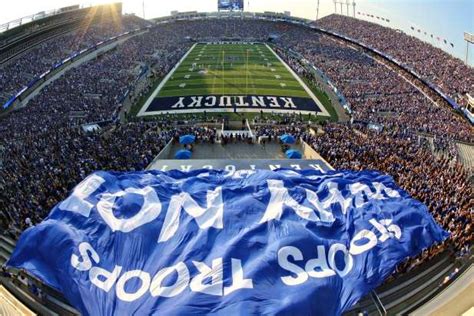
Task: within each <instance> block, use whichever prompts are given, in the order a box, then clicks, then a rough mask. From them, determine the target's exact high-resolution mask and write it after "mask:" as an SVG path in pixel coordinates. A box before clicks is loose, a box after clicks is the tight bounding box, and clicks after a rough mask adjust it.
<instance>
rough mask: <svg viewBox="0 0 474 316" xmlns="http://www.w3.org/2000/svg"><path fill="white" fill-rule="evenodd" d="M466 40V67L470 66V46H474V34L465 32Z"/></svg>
mask: <svg viewBox="0 0 474 316" xmlns="http://www.w3.org/2000/svg"><path fill="white" fill-rule="evenodd" d="M464 40H465V41H466V65H469V44H474V34H471V33H468V32H464Z"/></svg>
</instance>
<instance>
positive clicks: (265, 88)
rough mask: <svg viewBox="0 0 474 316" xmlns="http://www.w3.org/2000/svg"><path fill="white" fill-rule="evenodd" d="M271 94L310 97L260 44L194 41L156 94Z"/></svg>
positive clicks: (163, 95)
mask: <svg viewBox="0 0 474 316" xmlns="http://www.w3.org/2000/svg"><path fill="white" fill-rule="evenodd" d="M194 95H271V96H284V97H302V98H310V97H309V95H308V93H307V92H306V91H305V90H304V88H303V87H302V86H301V84H300V83H299V82H298V81H297V80H296V79H295V77H294V76H293V75H292V74H291V73H290V72H289V71H288V69H287V68H286V67H285V66H284V65H283V64H282V63H281V62H280V61H279V60H278V58H277V57H276V56H275V54H274V53H273V52H272V51H271V50H270V49H269V48H268V47H267V46H266V45H263V44H197V45H196V46H194V48H193V49H192V51H191V52H190V53H189V54H188V56H187V57H186V58H185V59H184V60H183V61H182V63H181V64H180V65H179V67H178V68H177V69H176V71H175V72H174V73H173V75H172V76H171V77H170V79H169V80H168V81H167V82H166V83H165V85H164V86H163V87H162V89H161V90H160V92H159V94H158V96H157V97H158V98H159V97H181V96H194Z"/></svg>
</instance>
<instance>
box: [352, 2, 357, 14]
mask: <svg viewBox="0 0 474 316" xmlns="http://www.w3.org/2000/svg"><path fill="white" fill-rule="evenodd" d="M352 16H353V17H354V18H355V17H356V3H355V1H352Z"/></svg>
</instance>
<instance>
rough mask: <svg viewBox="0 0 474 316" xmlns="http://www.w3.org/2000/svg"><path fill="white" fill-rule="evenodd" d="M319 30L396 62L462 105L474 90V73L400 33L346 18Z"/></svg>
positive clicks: (331, 19) (325, 22) (328, 20)
mask: <svg viewBox="0 0 474 316" xmlns="http://www.w3.org/2000/svg"><path fill="white" fill-rule="evenodd" d="M317 26H319V27H322V28H324V29H327V30H331V31H334V32H336V33H339V34H344V35H346V36H348V37H351V38H353V39H355V40H357V41H359V42H362V43H364V44H366V45H369V46H371V47H373V48H376V49H378V50H379V51H381V52H384V53H385V54H387V55H390V56H392V57H394V58H396V59H397V60H398V61H400V62H401V63H402V64H404V65H405V66H407V67H409V68H411V69H413V70H414V71H415V72H417V73H418V74H420V75H421V76H422V77H424V78H425V79H427V80H428V81H430V82H432V83H434V84H436V85H437V86H438V87H440V88H441V90H443V91H444V92H445V93H446V94H447V95H449V96H451V97H452V98H453V99H454V100H455V101H457V103H458V104H460V105H464V106H465V105H466V104H467V96H466V93H469V92H472V91H473V90H474V70H473V69H472V68H471V67H469V66H467V65H466V64H464V63H463V62H462V61H461V60H460V59H458V58H455V57H453V56H451V55H450V54H448V53H447V52H445V51H443V50H441V49H440V48H437V47H435V46H432V45H430V44H428V43H426V42H423V41H421V40H419V39H417V38H415V37H413V36H409V35H407V34H405V33H403V32H400V31H398V30H394V29H391V28H388V27H384V26H381V25H379V24H375V23H370V22H367V21H363V20H359V19H355V18H351V17H348V16H343V15H334V14H333V15H330V16H327V17H324V18H322V19H320V20H319V21H318V22H317Z"/></svg>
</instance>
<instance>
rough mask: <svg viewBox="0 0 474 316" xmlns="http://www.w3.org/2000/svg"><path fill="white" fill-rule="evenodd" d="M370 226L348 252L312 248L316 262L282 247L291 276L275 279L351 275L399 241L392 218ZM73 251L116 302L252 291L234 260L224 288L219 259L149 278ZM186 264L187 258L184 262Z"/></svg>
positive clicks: (293, 281) (84, 246)
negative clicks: (135, 282)
mask: <svg viewBox="0 0 474 316" xmlns="http://www.w3.org/2000/svg"><path fill="white" fill-rule="evenodd" d="M369 223H371V224H372V226H373V229H375V230H376V231H377V232H379V233H380V236H379V237H377V235H376V234H375V232H373V231H371V230H369V229H363V230H361V231H359V232H357V233H356V234H354V236H353V237H352V240H351V241H350V248H349V249H347V247H346V246H345V245H344V244H341V243H333V244H331V245H330V246H324V245H316V248H315V249H316V253H317V256H316V258H312V259H309V260H307V261H306V263H305V258H304V255H303V253H302V252H301V250H300V249H298V248H297V247H294V246H283V247H281V248H280V249H279V250H278V252H277V261H278V265H279V266H280V268H282V269H283V270H284V271H287V272H290V273H291V274H290V275H288V276H282V277H280V278H281V281H282V282H283V283H284V284H286V285H289V286H296V285H299V284H303V283H305V282H307V281H308V280H309V278H316V279H318V278H328V277H334V276H336V275H338V276H339V277H341V278H343V277H345V276H346V275H348V274H349V273H350V272H351V271H352V269H353V266H354V256H357V255H361V254H363V253H365V252H367V251H370V250H371V249H373V248H374V247H376V246H377V244H378V243H379V242H380V243H383V242H386V241H387V240H388V239H391V238H396V239H400V238H401V234H402V233H401V229H400V227H399V226H398V225H395V224H392V221H391V220H386V219H382V220H380V221H377V220H376V219H371V220H369ZM327 247H328V248H329V249H328V251H327V249H326V248H327ZM78 250H79V255H76V254H74V253H73V254H72V255H71V260H70V261H71V266H72V267H74V268H75V269H77V270H78V271H82V272H87V271H88V274H89V279H90V281H91V283H92V284H94V285H95V286H96V287H97V288H99V289H101V290H103V291H105V292H109V291H110V290H111V289H112V288H113V287H114V285H115V294H116V296H117V298H118V299H120V300H122V301H126V302H132V301H135V300H137V299H139V298H140V297H142V296H143V295H145V293H146V292H149V293H150V295H151V296H153V297H174V296H177V295H179V294H181V293H182V292H183V291H184V290H185V289H186V288H187V287H189V289H190V290H191V291H192V292H197V293H203V294H207V295H213V296H226V295H229V294H231V293H233V292H235V291H237V290H243V289H252V288H253V280H252V279H249V278H245V273H244V266H243V264H242V261H241V260H239V259H236V258H230V260H231V277H230V278H229V279H230V280H231V281H232V283H231V285H229V286H224V282H223V280H224V268H223V267H224V263H223V258H216V259H214V260H212V264H211V266H208V265H207V264H206V263H204V262H200V261H194V260H191V262H192V264H193V265H194V266H195V267H196V269H195V270H197V271H198V272H197V274H196V275H194V276H192V275H191V274H190V269H189V268H188V267H187V266H186V264H185V263H184V262H178V263H176V264H175V265H173V266H170V267H164V268H162V269H160V270H159V271H158V272H157V273H156V274H155V276H154V277H153V279H152V278H151V276H150V274H149V273H148V272H145V271H141V270H132V271H126V272H123V274H122V270H123V268H122V266H118V265H115V266H114V268H113V270H112V271H107V270H106V269H103V268H101V267H97V266H93V262H94V263H95V264H98V263H99V262H100V257H99V255H98V254H97V252H96V251H95V250H94V248H93V247H92V245H90V244H89V243H87V242H83V243H81V244H79V247H78ZM326 253H327V254H326ZM339 253H340V254H342V256H341V255H340V254H339ZM338 254H339V255H338ZM336 257H338V258H340V259H342V262H339V264H338V265H339V266H338V265H337V264H336ZM290 259H291V260H290ZM187 260H190V259H189V258H187ZM340 261H341V260H340ZM341 263H343V267H341V266H340V265H341ZM300 264H301V265H303V266H304V268H303V267H301V266H300ZM175 274H176V275H177V277H176V278H175V281H174V283H173V284H171V285H167V286H164V285H163V283H164V281H165V279H167V278H168V277H170V276H171V275H175ZM134 278H136V279H139V280H140V286H139V287H138V289H136V290H135V291H134V292H127V291H126V290H125V285H126V283H127V282H128V281H129V280H132V279H134Z"/></svg>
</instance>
